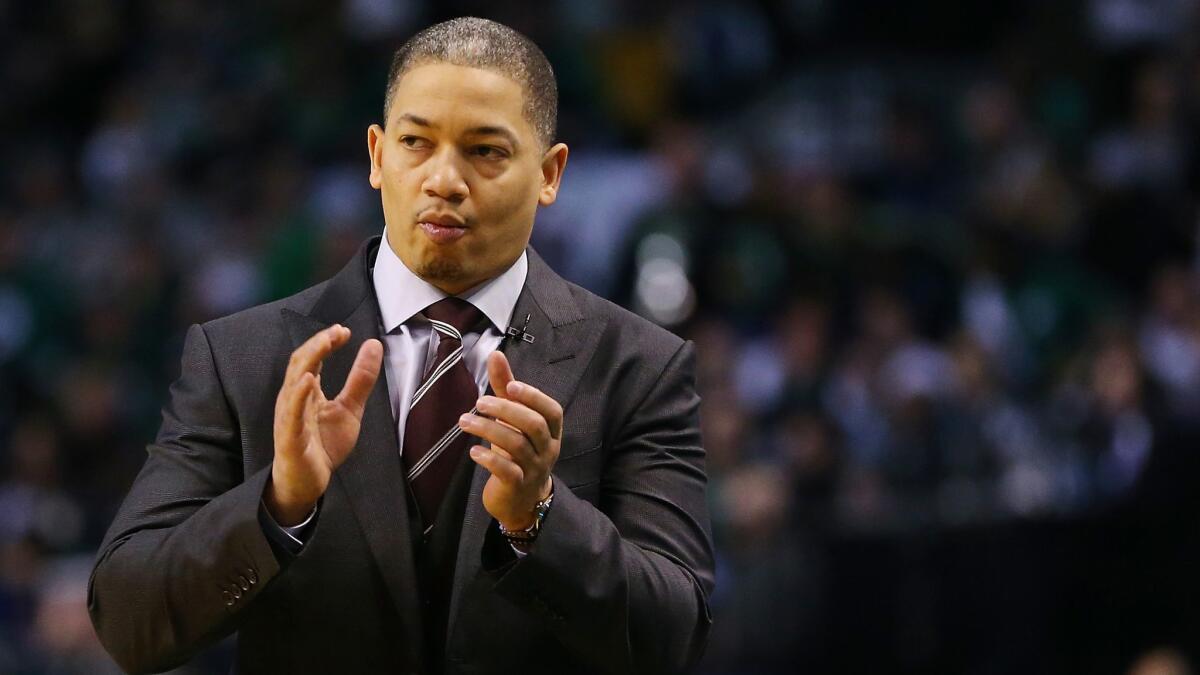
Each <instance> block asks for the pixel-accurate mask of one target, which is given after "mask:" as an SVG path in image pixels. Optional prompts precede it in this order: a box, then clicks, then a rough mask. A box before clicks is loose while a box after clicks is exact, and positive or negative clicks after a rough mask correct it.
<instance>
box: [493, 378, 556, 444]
mask: <svg viewBox="0 0 1200 675" xmlns="http://www.w3.org/2000/svg"><path fill="white" fill-rule="evenodd" d="M506 398H509V399H511V400H513V401H517V402H519V403H524V404H525V405H527V406H529V407H530V408H533V409H534V410H536V411H537V412H538V413H540V414H541V415H542V417H543V418H545V420H546V426H547V427H549V429H550V437H551V438H554V439H559V438H562V425H563V409H562V406H561V405H559V403H558V401H555V400H554V399H553V398H550V396H548V395H546V394H545V393H543V392H542V391H541V390H540V389H538V388H537V387H535V386H533V385H531V384H526V383H524V382H510V383H508V389H507V396H506Z"/></svg>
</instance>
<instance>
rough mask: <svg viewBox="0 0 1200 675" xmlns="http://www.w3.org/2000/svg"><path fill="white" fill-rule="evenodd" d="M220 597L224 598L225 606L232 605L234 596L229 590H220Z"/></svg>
mask: <svg viewBox="0 0 1200 675" xmlns="http://www.w3.org/2000/svg"><path fill="white" fill-rule="evenodd" d="M221 597H223V598H225V606H226V607H232V606H233V602H234V600H235V598H234V597H233V594H232V593H230V592H229V591H221Z"/></svg>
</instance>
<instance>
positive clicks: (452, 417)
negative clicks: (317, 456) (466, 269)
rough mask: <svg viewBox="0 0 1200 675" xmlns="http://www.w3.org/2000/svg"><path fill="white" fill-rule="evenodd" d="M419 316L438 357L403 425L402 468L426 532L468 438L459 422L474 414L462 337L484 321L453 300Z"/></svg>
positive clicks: (464, 303) (476, 394)
mask: <svg viewBox="0 0 1200 675" xmlns="http://www.w3.org/2000/svg"><path fill="white" fill-rule="evenodd" d="M422 315H423V316H425V318H427V319H428V320H429V323H431V324H432V325H433V329H434V331H436V333H437V336H438V346H437V358H436V359H434V364H433V367H432V368H430V370H429V372H427V373H425V377H424V378H423V379H422V381H421V386H419V387H417V390H416V391H415V392H414V393H413V397H412V402H411V403H410V404H409V408H408V421H407V422H405V424H404V450H403V453H402V456H403V458H404V468H405V471H406V472H407V476H408V485H409V488H410V489H411V490H412V491H413V495H414V496H415V497H416V499H417V506H418V508H419V509H420V512H421V520H422V522H423V524H424V526H425V531H426V532H428V531H429V529H430V528H432V527H433V520H434V518H435V517H437V512H438V507H439V505H440V504H441V503H442V497H443V496H444V495H445V494H446V489H447V487H448V486H449V485H450V478H451V476H453V475H454V469H455V467H456V466H458V462H459V460H460V459H462V457H463V455H465V454H466V452H467V448H469V447H470V445H471V442H472V439H473V438H474V437H473V436H470V435H468V434H465V433H463V431H462V429H459V427H458V418H459V417H460V416H461V415H462V414H463V413H465V412H475V401H476V400H477V399H478V398H479V386H478V385H477V384H476V383H475V378H474V377H472V376H471V373H470V372H469V371H468V370H467V366H466V364H464V363H463V358H462V357H463V345H462V335H463V333H469V332H471V330H472V329H475V328H477V327H478V326H479V325H480V324H481V323H483V322H484V321H485V320H486V317H485V316H484V314H483V313H482V312H480V311H479V310H478V309H476V308H475V306H474V305H472V304H471V303H469V302H467V301H466V300H462V299H460V298H456V297H453V296H452V297H449V298H444V299H442V300H439V301H437V302H435V303H433V304H432V305H430V306H428V307H426V308H425V311H424V312H422Z"/></svg>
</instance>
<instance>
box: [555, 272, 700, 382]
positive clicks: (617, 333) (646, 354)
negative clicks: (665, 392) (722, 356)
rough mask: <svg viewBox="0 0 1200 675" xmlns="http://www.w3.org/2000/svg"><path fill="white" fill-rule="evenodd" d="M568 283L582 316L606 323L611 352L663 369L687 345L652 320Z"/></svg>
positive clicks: (605, 336) (647, 365)
mask: <svg viewBox="0 0 1200 675" xmlns="http://www.w3.org/2000/svg"><path fill="white" fill-rule="evenodd" d="M565 283H566V284H567V288H568V289H569V291H570V293H571V295H572V297H573V298H574V299H575V302H576V306H577V307H578V308H579V309H580V313H581V314H583V316H585V317H590V318H594V319H598V320H599V322H600V323H602V324H603V328H602V329H601V330H602V331H603V334H602V338H601V341H602V343H605V344H606V346H608V347H609V349H610V350H611V351H615V352H616V353H619V354H624V355H626V356H627V357H629V358H633V359H636V360H637V361H639V362H641V363H642V364H643V365H644V366H645V367H647V368H650V369H658V370H661V369H662V368H663V367H665V366H666V364H667V363H668V362H669V361H670V360H671V359H672V357H674V356H675V355H676V354H677V353H679V351H680V350H681V349H682V348H683V347H684V346H685V340H684V339H683V338H681V337H679V336H678V335H676V334H674V333H672V332H671V331H669V330H667V329H666V328H663V327H662V326H659V325H658V324H656V323H654V322H653V321H650V320H649V319H646V318H645V317H642V316H639V315H638V314H636V313H634V312H631V311H630V310H628V309H626V308H624V307H622V306H620V305H618V304H616V303H614V302H612V301H610V300H606V299H605V298H602V297H600V296H598V295H596V294H594V293H592V292H591V291H588V290H587V289H585V288H583V287H581V286H578V285H576V284H573V283H570V282H565Z"/></svg>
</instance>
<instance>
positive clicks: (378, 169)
mask: <svg viewBox="0 0 1200 675" xmlns="http://www.w3.org/2000/svg"><path fill="white" fill-rule="evenodd" d="M386 138H387V132H385V131H384V130H383V127H381V126H379V125H378V124H372V125H371V126H369V127H367V153H368V154H369V155H370V156H371V178H370V180H371V187H373V188H375V189H376V190H378V189H379V187H380V186H381V185H383V147H384V145H385V142H384V141H385V139H386Z"/></svg>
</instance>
